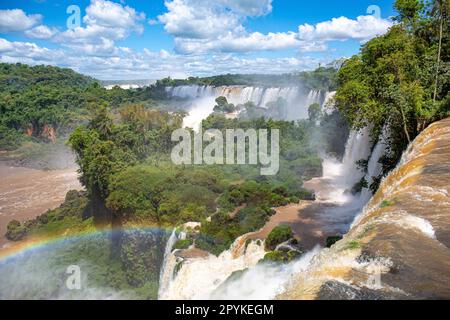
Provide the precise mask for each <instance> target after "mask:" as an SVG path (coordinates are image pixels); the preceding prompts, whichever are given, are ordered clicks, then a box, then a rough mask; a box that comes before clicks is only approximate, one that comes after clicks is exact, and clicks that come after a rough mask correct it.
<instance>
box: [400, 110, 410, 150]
mask: <svg viewBox="0 0 450 320" xmlns="http://www.w3.org/2000/svg"><path fill="white" fill-rule="evenodd" d="M400 113H401V114H402V119H403V131H404V132H405V135H406V138H407V139H408V144H410V143H411V137H410V136H409V133H408V126H407V124H406V117H405V113H404V112H403V107H402V106H401V105H400Z"/></svg>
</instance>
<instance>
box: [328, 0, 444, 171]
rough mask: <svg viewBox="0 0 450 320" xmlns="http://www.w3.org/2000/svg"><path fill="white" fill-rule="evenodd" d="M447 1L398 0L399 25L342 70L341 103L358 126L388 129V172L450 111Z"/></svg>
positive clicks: (339, 98) (346, 64)
mask: <svg viewBox="0 0 450 320" xmlns="http://www.w3.org/2000/svg"><path fill="white" fill-rule="evenodd" d="M449 3H450V2H449V1H448V0H433V1H426V2H422V1H419V0H397V1H396V2H395V9H396V10H397V11H398V16H397V17H396V18H395V20H396V23H395V25H394V26H393V27H392V28H391V29H390V30H389V31H388V32H387V33H386V34H385V35H383V36H380V37H377V38H375V39H372V40H371V41H369V42H367V43H366V44H365V45H364V46H363V47H362V48H361V52H360V54H358V55H355V56H353V57H351V58H350V59H349V60H347V61H346V62H345V63H344V64H343V66H342V68H341V69H340V71H339V75H338V86H339V88H338V90H337V94H336V103H337V107H338V108H339V111H340V112H341V113H342V114H343V115H344V116H345V118H346V119H347V120H348V121H349V123H350V125H351V126H352V127H353V128H361V127H364V126H367V125H371V126H373V133H374V136H375V137H377V136H378V135H379V134H380V133H381V132H382V131H383V128H384V130H385V136H386V138H387V139H388V140H389V147H390V152H389V153H388V154H387V155H386V156H385V158H384V159H383V164H384V171H385V173H387V172H388V171H389V170H391V169H392V168H393V167H395V165H396V164H397V162H398V160H399V158H400V155H401V153H402V152H403V151H404V150H405V148H406V146H407V145H408V144H409V143H410V142H411V141H412V140H413V139H414V138H415V137H416V136H417V135H418V134H419V133H420V132H421V131H422V130H424V129H425V128H426V127H427V126H428V125H429V124H430V123H432V122H434V121H436V120H439V119H442V118H444V117H446V116H449V115H450V22H449V18H450V5H449Z"/></svg>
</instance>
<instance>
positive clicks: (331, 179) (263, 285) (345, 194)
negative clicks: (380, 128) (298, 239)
mask: <svg viewBox="0 0 450 320" xmlns="http://www.w3.org/2000/svg"><path fill="white" fill-rule="evenodd" d="M384 141H385V140H384V135H383V136H382V137H381V138H380V139H379V141H378V143H377V145H376V146H375V148H374V150H373V151H372V152H371V148H370V146H371V139H370V128H369V127H366V128H364V129H362V130H360V131H353V132H351V134H350V136H349V138H348V141H347V144H346V149H345V155H344V157H343V160H342V162H339V161H337V160H335V159H331V158H329V159H325V161H324V164H323V166H324V176H323V177H322V178H319V179H318V180H320V182H321V183H324V184H327V185H328V186H327V187H325V188H324V189H323V194H322V196H323V199H319V201H324V202H332V203H334V204H336V207H333V208H331V209H330V210H329V211H328V212H326V213H325V214H326V215H327V216H329V220H330V224H332V223H336V224H339V225H340V224H342V231H343V232H346V231H347V230H348V227H349V226H350V223H351V221H353V219H354V218H355V216H356V215H357V214H358V213H360V212H361V210H362V208H363V206H364V205H365V204H366V203H367V201H368V200H369V198H370V196H371V193H370V190H368V189H364V190H363V191H362V192H361V193H360V194H359V195H355V196H353V195H352V194H351V193H350V190H351V188H352V187H353V186H354V185H355V184H356V183H357V182H358V181H360V180H361V179H362V178H363V177H364V176H365V173H364V172H363V171H362V170H360V169H359V168H358V167H357V164H356V162H357V161H358V160H362V159H364V160H367V159H369V162H368V170H367V173H366V179H367V180H368V182H369V183H370V182H371V181H372V177H373V176H377V175H378V174H379V173H380V172H381V166H380V164H379V163H378V161H379V159H380V157H381V156H382V155H383V154H384V152H385V148H386V147H385V142H384ZM325 219H328V218H325ZM247 238H248V236H247V235H244V236H242V237H240V238H238V239H236V241H235V242H234V244H233V245H232V246H231V248H230V249H229V250H227V251H225V252H223V253H222V254H221V255H220V256H218V257H216V256H212V255H210V256H208V257H206V258H189V259H186V260H184V261H183V262H182V263H183V264H182V266H181V268H180V269H179V271H178V272H177V274H176V275H175V277H173V276H172V275H173V271H174V268H175V264H176V257H175V255H174V254H173V253H171V254H170V255H169V256H167V258H165V265H164V270H165V271H164V273H165V274H166V273H168V274H166V275H164V276H162V281H161V283H162V284H161V288H160V292H159V298H160V299H167V300H170V299H176V300H178V299H193V300H198V299H238V300H246V299H262V300H268V299H273V298H275V297H276V296H277V295H279V294H281V293H283V292H284V290H285V289H286V287H287V286H288V285H289V283H290V280H291V279H293V277H295V276H298V275H301V274H303V273H306V272H308V270H311V269H314V264H315V261H316V262H317V261H320V255H322V253H323V252H324V251H323V250H321V249H320V247H316V248H315V249H313V250H311V251H310V252H308V253H306V254H305V255H303V256H302V257H301V258H300V259H298V260H296V261H294V262H292V263H289V264H287V265H271V264H258V262H259V261H260V260H261V259H262V258H263V257H264V255H265V251H264V243H263V242H260V243H258V242H255V241H252V242H251V243H250V244H248V245H246V242H247ZM326 250H328V249H325V251H326ZM344 258H345V259H347V258H348V257H344ZM352 259H353V258H352ZM352 259H350V258H349V259H347V260H349V261H350V260H351V263H354V262H353V260H352ZM347 260H345V261H347ZM337 263H338V264H340V263H343V262H342V261H338V262H337ZM237 271H241V272H242V273H241V274H240V275H239V276H237V277H232V278H234V279H230V276H231V275H233V273H235V272H237Z"/></svg>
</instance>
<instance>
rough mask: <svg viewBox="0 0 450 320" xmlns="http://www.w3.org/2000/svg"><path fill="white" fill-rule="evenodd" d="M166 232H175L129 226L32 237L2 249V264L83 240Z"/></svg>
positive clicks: (0, 253) (0, 260)
mask: <svg viewBox="0 0 450 320" xmlns="http://www.w3.org/2000/svg"><path fill="white" fill-rule="evenodd" d="M132 231H140V232H164V233H166V234H168V235H170V233H171V232H172V231H173V227H172V228H165V227H155V226H127V227H122V228H115V229H112V228H100V229H89V230H84V231H81V232H77V233H74V232H72V233H70V234H58V235H51V236H39V237H31V238H29V239H25V240H23V241H20V242H17V243H12V245H10V246H7V247H4V248H2V249H0V263H4V262H8V261H10V260H11V259H14V258H16V257H20V256H22V255H24V254H27V253H31V252H35V251H39V250H45V249H51V248H53V247H55V248H56V247H60V246H63V245H66V244H70V243H75V242H77V241H81V240H89V239H94V238H96V237H108V236H113V235H114V234H115V233H118V232H121V233H122V232H132Z"/></svg>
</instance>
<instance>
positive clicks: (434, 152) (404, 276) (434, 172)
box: [278, 118, 450, 299]
mask: <svg viewBox="0 0 450 320" xmlns="http://www.w3.org/2000/svg"><path fill="white" fill-rule="evenodd" d="M449 193H450V118H448V119H445V120H442V121H440V122H436V123H434V124H432V125H431V126H430V127H429V128H427V129H426V130H425V131H423V132H422V133H421V134H420V135H419V136H418V137H417V139H416V140H415V141H414V142H413V143H412V144H411V146H410V147H409V148H408V150H407V151H406V152H405V154H404V156H403V158H402V160H401V162H400V163H399V165H398V167H397V168H396V169H395V170H394V171H393V172H391V173H390V174H389V175H388V176H387V177H386V179H384V181H383V182H382V183H381V185H380V188H379V190H378V192H377V193H376V194H375V195H374V197H373V198H372V199H371V201H370V202H369V203H368V205H367V206H366V207H365V209H364V210H363V212H362V214H361V215H360V216H359V217H357V218H356V220H355V222H354V223H353V225H352V227H351V229H350V231H349V232H348V234H347V235H346V236H345V237H344V238H343V239H342V240H341V241H338V242H337V243H336V244H334V245H333V246H332V247H331V248H330V249H323V250H322V251H321V252H320V253H319V254H318V255H317V256H316V257H315V258H314V259H313V261H312V262H311V264H310V265H309V267H308V269H307V270H306V271H304V272H301V273H299V274H297V275H295V276H294V277H293V279H292V281H291V282H290V284H289V285H288V288H287V290H286V291H285V292H284V293H283V294H281V295H280V296H279V297H278V298H280V299H396V298H401V299H449V298H450V194H449Z"/></svg>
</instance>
